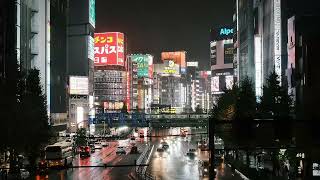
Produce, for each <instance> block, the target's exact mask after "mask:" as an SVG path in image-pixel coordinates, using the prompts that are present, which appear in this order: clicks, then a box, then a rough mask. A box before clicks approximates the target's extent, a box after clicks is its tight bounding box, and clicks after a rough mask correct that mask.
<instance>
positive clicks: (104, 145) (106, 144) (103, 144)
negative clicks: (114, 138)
mask: <svg viewBox="0 0 320 180" xmlns="http://www.w3.org/2000/svg"><path fill="white" fill-rule="evenodd" d="M101 145H102V147H107V146H108V145H109V144H108V142H107V141H105V140H103V141H101Z"/></svg>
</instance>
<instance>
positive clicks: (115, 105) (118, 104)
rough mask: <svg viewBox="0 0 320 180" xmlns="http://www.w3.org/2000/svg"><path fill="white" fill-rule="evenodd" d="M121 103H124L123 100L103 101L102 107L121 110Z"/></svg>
mask: <svg viewBox="0 0 320 180" xmlns="http://www.w3.org/2000/svg"><path fill="white" fill-rule="evenodd" d="M123 105H124V103H123V102H111V101H109V102H108V101H106V102H103V107H104V109H106V110H121V109H122V107H123Z"/></svg>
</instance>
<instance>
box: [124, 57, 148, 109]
mask: <svg viewBox="0 0 320 180" xmlns="http://www.w3.org/2000/svg"><path fill="white" fill-rule="evenodd" d="M127 74H128V75H127V107H128V109H132V110H143V111H144V112H145V113H151V104H152V101H153V98H152V97H153V95H152V84H153V56H152V55H150V54H131V55H128V56H127Z"/></svg>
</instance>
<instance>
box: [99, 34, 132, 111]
mask: <svg viewBox="0 0 320 180" xmlns="http://www.w3.org/2000/svg"><path fill="white" fill-rule="evenodd" d="M94 40H95V47H94V56H95V57H94V58H95V60H94V95H95V99H94V101H95V103H96V104H98V105H97V111H98V113H100V112H119V111H120V110H121V109H122V107H123V105H124V104H125V103H126V99H127V93H126V86H127V84H126V83H127V81H126V78H127V73H126V66H125V65H126V64H125V46H124V43H125V39H124V34H123V33H120V32H106V33H95V37H94Z"/></svg>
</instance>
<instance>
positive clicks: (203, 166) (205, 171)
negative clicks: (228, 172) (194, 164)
mask: <svg viewBox="0 0 320 180" xmlns="http://www.w3.org/2000/svg"><path fill="white" fill-rule="evenodd" d="M209 165H210V164H209V160H199V165H198V168H199V175H200V176H201V177H204V176H209Z"/></svg>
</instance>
